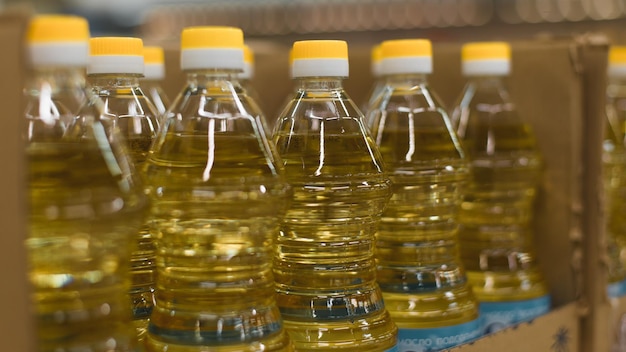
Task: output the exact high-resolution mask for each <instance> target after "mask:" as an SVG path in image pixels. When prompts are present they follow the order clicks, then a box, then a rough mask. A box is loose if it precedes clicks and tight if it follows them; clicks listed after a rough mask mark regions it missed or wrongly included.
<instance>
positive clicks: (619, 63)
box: [608, 45, 626, 79]
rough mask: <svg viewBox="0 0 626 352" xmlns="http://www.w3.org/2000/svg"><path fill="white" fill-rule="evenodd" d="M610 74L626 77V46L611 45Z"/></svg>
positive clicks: (611, 75) (616, 76) (621, 77)
mask: <svg viewBox="0 0 626 352" xmlns="http://www.w3.org/2000/svg"><path fill="white" fill-rule="evenodd" d="M608 75H609V77H614V78H620V79H623V78H624V77H626V46H621V45H613V46H611V47H609V66H608Z"/></svg>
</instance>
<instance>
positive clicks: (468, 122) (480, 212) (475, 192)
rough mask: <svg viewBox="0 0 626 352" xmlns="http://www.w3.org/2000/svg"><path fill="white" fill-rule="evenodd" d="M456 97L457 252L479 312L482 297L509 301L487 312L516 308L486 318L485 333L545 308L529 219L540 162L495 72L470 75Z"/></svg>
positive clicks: (546, 300)
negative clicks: (463, 170)
mask: <svg viewBox="0 0 626 352" xmlns="http://www.w3.org/2000/svg"><path fill="white" fill-rule="evenodd" d="M460 102H461V104H460V105H459V106H458V107H457V110H456V111H455V112H454V115H455V121H456V122H457V133H458V135H459V138H460V139H461V141H462V143H463V147H464V149H465V151H466V152H467V154H468V157H469V160H470V171H471V178H470V182H469V183H468V186H467V190H466V192H465V194H464V197H463V202H462V204H461V211H460V214H459V215H460V217H459V220H460V222H461V231H460V233H459V239H460V244H461V257H462V260H463V263H464V265H465V268H466V269H467V270H468V277H469V279H470V283H471V284H472V285H473V288H474V292H475V293H476V296H477V298H478V299H479V301H481V304H482V307H483V311H485V312H487V311H488V308H487V307H488V306H489V305H488V304H485V303H486V302H493V303H497V302H510V306H508V307H506V308H502V309H501V308H498V307H496V305H493V306H494V307H496V308H494V312H492V313H493V315H494V316H496V315H498V314H499V313H498V312H500V310H502V311H512V312H514V314H513V315H512V316H514V318H513V319H511V320H509V321H504V322H503V321H496V320H497V319H496V320H494V321H493V324H491V323H490V322H489V321H490V320H489V319H490V318H488V317H487V318H486V320H487V327H486V329H487V331H491V330H490V329H497V328H499V326H501V325H507V324H512V323H516V322H519V321H523V320H528V319H532V318H533V317H536V316H538V315H541V314H543V313H545V312H547V311H548V310H549V307H550V298H549V294H548V290H547V287H546V284H545V282H544V279H543V275H542V273H541V270H540V268H539V266H538V263H537V262H536V252H535V248H534V244H533V237H534V236H535V234H534V232H533V224H532V221H533V212H534V202H535V199H536V196H537V191H538V189H539V185H540V182H541V174H542V167H543V165H542V159H541V155H540V153H539V150H538V147H537V144H536V141H535V138H534V135H533V132H532V131H531V129H530V126H529V124H528V123H526V122H524V121H523V120H522V119H521V118H520V116H519V115H518V113H517V110H516V109H515V106H514V104H513V103H512V102H511V100H510V98H509V96H508V92H507V91H506V88H505V86H504V84H503V82H502V79H501V78H500V77H479V78H474V79H472V80H470V81H469V83H468V84H467V86H466V87H465V89H464V93H463V94H462V98H461V99H460ZM537 235H541V234H537ZM486 314H487V315H489V313H486ZM489 325H493V326H491V327H489Z"/></svg>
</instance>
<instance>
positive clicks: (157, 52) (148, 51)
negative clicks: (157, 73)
mask: <svg viewBox="0 0 626 352" xmlns="http://www.w3.org/2000/svg"><path fill="white" fill-rule="evenodd" d="M143 61H144V62H145V63H146V64H163V63H165V55H164V54H163V48H161V47H160V46H144V47H143Z"/></svg>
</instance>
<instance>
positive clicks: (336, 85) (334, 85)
mask: <svg viewBox="0 0 626 352" xmlns="http://www.w3.org/2000/svg"><path fill="white" fill-rule="evenodd" d="M295 81H296V87H297V88H298V89H300V90H307V91H331V90H342V89H343V78H342V77H298V78H295Z"/></svg>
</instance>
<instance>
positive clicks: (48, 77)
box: [27, 67, 85, 92]
mask: <svg viewBox="0 0 626 352" xmlns="http://www.w3.org/2000/svg"><path fill="white" fill-rule="evenodd" d="M43 84H45V85H46V86H47V87H49V88H50V89H52V91H58V90H63V89H84V87H85V70H84V68H82V67H67V68H66V67H63V68H59V67H51V68H35V69H33V70H32V73H31V78H30V79H29V80H28V83H27V88H28V89H29V90H30V91H31V92H37V91H39V90H40V89H41V87H42V85H43Z"/></svg>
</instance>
